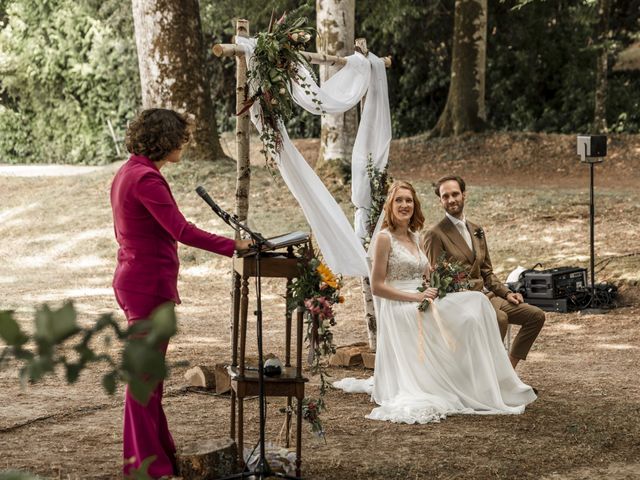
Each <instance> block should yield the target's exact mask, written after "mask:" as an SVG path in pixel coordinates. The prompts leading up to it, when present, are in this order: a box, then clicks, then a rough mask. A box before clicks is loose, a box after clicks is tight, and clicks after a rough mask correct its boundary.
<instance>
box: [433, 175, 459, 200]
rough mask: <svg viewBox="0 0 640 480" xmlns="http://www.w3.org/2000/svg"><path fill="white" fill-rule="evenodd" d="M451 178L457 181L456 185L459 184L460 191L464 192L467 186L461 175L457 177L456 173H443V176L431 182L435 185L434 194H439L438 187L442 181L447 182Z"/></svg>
mask: <svg viewBox="0 0 640 480" xmlns="http://www.w3.org/2000/svg"><path fill="white" fill-rule="evenodd" d="M451 180H455V181H456V182H458V185H460V192H462V193H464V191H465V189H466V188H467V187H466V184H465V183H464V180H463V179H462V177H459V176H458V175H445V176H444V177H442V178H440V179H438V181H437V182H436V183H434V184H433V186H434V187H435V188H434V192H436V195H437V196H438V197H439V196H440V187H441V186H442V184H443V183H444V182H449V181H451Z"/></svg>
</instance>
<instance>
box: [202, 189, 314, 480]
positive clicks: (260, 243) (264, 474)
mask: <svg viewBox="0 0 640 480" xmlns="http://www.w3.org/2000/svg"><path fill="white" fill-rule="evenodd" d="M196 193H197V194H198V195H200V197H202V199H203V200H204V201H205V202H206V203H207V204H208V205H209V206H210V207H211V209H212V210H213V211H214V212H215V213H216V215H218V216H219V217H220V218H222V220H223V221H224V222H225V223H226V224H227V225H229V226H230V227H231V228H233V229H234V230H235V231H236V232H239V233H241V232H245V233H247V234H248V235H249V236H250V237H251V239H252V240H253V245H252V246H251V247H250V249H251V250H254V251H255V264H256V311H255V312H254V314H255V316H256V331H257V332H256V333H257V337H258V339H257V340H258V399H259V401H260V417H259V418H260V428H259V443H260V453H259V455H260V456H259V459H258V465H257V466H256V470H254V471H248V470H245V471H243V472H241V473H237V474H234V475H230V476H227V477H223V478H222V479H221V480H227V479H234V478H248V477H253V478H256V479H258V480H264V479H267V478H271V477H278V478H287V479H291V480H302V479H301V478H300V477H295V476H292V475H285V474H283V473H280V472H274V471H272V470H271V467H270V466H269V463H268V462H267V457H266V452H265V445H264V440H265V418H266V397H265V395H264V357H263V351H262V278H261V274H260V260H261V255H260V254H261V252H262V251H263V250H264V249H265V247H266V248H267V249H268V248H271V244H270V243H269V241H268V240H267V239H266V238H264V237H263V236H262V235H260V234H259V233H257V232H254V231H252V230H251V229H249V228H248V227H247V226H246V225H244V224H243V223H241V222H240V221H239V220H238V217H237V216H235V215H230V214H229V213H227V212H225V211H224V210H223V209H222V208H220V207H219V206H218V204H216V202H214V201H213V199H212V198H211V197H210V196H209V194H208V193H207V191H206V190H205V189H204V188H202V187H201V186H200V187H198V188H196ZM240 455H242V456H244V452H240Z"/></svg>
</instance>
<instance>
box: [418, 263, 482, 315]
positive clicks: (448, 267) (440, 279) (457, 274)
mask: <svg viewBox="0 0 640 480" xmlns="http://www.w3.org/2000/svg"><path fill="white" fill-rule="evenodd" d="M468 277H469V272H468V271H467V270H466V268H464V266H462V265H461V264H460V263H458V262H456V261H455V260H451V259H447V258H446V256H445V254H444V253H443V254H442V255H440V257H439V258H438V261H437V262H436V264H435V265H434V266H433V270H432V271H431V275H430V277H429V281H427V278H426V276H424V277H422V278H423V281H422V285H421V286H420V287H418V291H420V292H424V291H425V290H426V289H427V288H429V287H431V288H437V289H438V298H444V297H445V296H446V295H447V293H453V292H460V291H462V290H468V289H469V288H470V287H471V283H470V282H469V280H468ZM431 302H432V300H430V299H428V298H427V299H424V300H423V301H422V302H420V305H418V310H420V311H421V312H424V311H425V310H427V308H429V305H430V304H431Z"/></svg>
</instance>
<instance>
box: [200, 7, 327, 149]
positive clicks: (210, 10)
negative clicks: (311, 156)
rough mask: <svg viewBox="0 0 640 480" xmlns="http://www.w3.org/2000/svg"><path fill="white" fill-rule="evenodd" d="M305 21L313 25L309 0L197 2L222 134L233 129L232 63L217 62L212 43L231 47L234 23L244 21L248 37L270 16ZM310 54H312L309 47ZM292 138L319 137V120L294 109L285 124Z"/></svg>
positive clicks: (264, 25) (260, 29)
mask: <svg viewBox="0 0 640 480" xmlns="http://www.w3.org/2000/svg"><path fill="white" fill-rule="evenodd" d="M293 10H296V15H299V16H304V17H307V18H308V19H309V25H314V24H315V2H314V1H313V0H304V1H302V2H300V1H293V0H273V1H270V2H264V1H261V0H241V1H237V2H229V1H227V0H206V1H202V2H200V16H201V17H202V30H203V32H204V37H205V45H207V67H208V70H209V73H210V76H211V78H212V83H211V94H212V96H213V98H214V105H215V106H216V120H217V122H218V123H217V124H218V127H219V128H220V129H221V130H222V131H229V130H233V129H234V128H235V114H236V103H235V85H236V78H235V71H236V69H235V64H236V63H235V59H233V58H217V57H215V56H214V55H213V54H212V53H211V48H210V47H211V46H213V45H214V44H216V43H231V42H232V37H233V36H234V35H235V19H237V18H246V19H247V20H249V28H250V33H251V35H252V36H254V35H256V34H257V33H259V32H264V31H266V30H267V28H268V27H269V21H270V19H271V13H272V12H292V11H293ZM310 50H313V51H315V48H313V47H311V48H310ZM286 125H287V130H288V132H289V135H291V136H292V137H318V136H320V118H319V117H318V116H317V115H313V114H311V113H309V112H307V111H305V110H302V109H301V108H297V114H296V116H295V118H293V119H292V120H290V121H288V122H286Z"/></svg>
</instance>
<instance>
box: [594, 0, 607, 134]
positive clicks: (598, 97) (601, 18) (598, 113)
mask: <svg viewBox="0 0 640 480" xmlns="http://www.w3.org/2000/svg"><path fill="white" fill-rule="evenodd" d="M610 11H611V0H599V1H598V27H597V29H598V30H597V36H598V43H599V44H600V51H599V53H598V66H597V67H596V91H595V106H594V114H593V129H594V133H606V131H607V72H608V70H609V48H608V44H607V38H608V34H609V14H610Z"/></svg>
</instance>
